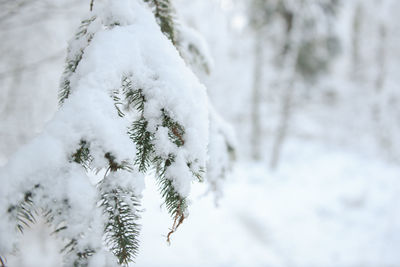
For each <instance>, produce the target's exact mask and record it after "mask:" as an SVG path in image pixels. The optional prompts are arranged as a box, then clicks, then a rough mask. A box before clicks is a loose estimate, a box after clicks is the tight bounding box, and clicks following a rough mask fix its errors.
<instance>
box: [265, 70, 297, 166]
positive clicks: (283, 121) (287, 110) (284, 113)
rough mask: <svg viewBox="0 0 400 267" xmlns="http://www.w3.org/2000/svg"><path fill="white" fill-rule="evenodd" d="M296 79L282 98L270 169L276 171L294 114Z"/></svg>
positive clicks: (290, 82) (292, 80) (288, 85)
mask: <svg viewBox="0 0 400 267" xmlns="http://www.w3.org/2000/svg"><path fill="white" fill-rule="evenodd" d="M293 85H294V78H292V79H291V80H290V81H289V82H288V84H287V87H286V89H285V93H284V95H283V97H282V109H281V113H280V120H279V123H278V128H277V130H276V136H275V140H274V143H273V147H272V154H271V161H270V163H269V167H270V168H271V169H272V170H274V169H276V168H277V167H278V163H279V159H280V154H281V150H282V145H283V143H284V141H285V139H286V136H287V132H288V128H289V121H290V115H291V112H292V96H293Z"/></svg>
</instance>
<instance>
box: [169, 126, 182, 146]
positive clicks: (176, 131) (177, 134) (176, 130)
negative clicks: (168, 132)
mask: <svg viewBox="0 0 400 267" xmlns="http://www.w3.org/2000/svg"><path fill="white" fill-rule="evenodd" d="M172 133H173V134H174V135H175V136H176V137H178V139H179V141H181V143H182V145H184V144H185V140H183V138H182V135H180V134H179V132H178V129H177V128H176V127H173V128H172Z"/></svg>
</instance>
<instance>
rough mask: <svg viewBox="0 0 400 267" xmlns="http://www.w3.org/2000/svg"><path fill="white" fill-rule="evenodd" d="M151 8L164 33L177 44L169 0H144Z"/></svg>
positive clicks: (173, 15) (173, 13)
mask: <svg viewBox="0 0 400 267" xmlns="http://www.w3.org/2000/svg"><path fill="white" fill-rule="evenodd" d="M144 2H146V3H148V4H149V6H150V7H151V8H152V10H153V13H154V16H155V18H156V20H157V23H158V25H160V28H161V31H162V33H164V34H165V35H166V36H167V37H168V39H169V40H171V42H172V43H173V45H174V46H176V45H177V40H176V30H175V10H174V8H173V6H172V4H171V1H170V0H144Z"/></svg>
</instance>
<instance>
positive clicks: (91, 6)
mask: <svg viewBox="0 0 400 267" xmlns="http://www.w3.org/2000/svg"><path fill="white" fill-rule="evenodd" d="M93 3H94V0H91V1H90V11H92V10H93Z"/></svg>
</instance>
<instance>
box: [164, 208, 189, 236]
mask: <svg viewBox="0 0 400 267" xmlns="http://www.w3.org/2000/svg"><path fill="white" fill-rule="evenodd" d="M183 220H185V215H184V214H183V212H182V209H181V205H179V206H178V210H177V212H176V215H175V218H174V224H173V225H172V228H171V231H170V232H169V233H168V235H167V242H168V244H171V235H172V234H173V233H174V232H175V231H176V229H178V227H179V226H180V225H181V224H182V223H183Z"/></svg>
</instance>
